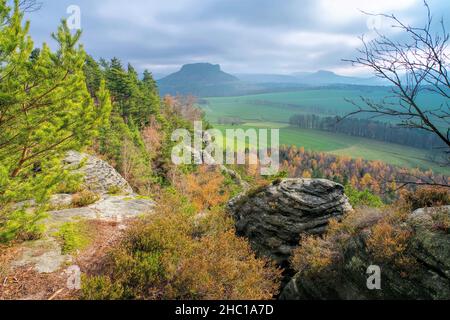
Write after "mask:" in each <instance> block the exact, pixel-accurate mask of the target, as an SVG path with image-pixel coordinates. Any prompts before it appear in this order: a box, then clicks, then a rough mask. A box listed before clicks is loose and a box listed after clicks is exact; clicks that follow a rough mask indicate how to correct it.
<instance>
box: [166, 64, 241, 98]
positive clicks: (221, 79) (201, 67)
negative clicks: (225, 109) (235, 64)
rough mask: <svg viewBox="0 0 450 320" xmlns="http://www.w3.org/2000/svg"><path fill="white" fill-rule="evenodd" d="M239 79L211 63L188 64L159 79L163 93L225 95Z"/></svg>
mask: <svg viewBox="0 0 450 320" xmlns="http://www.w3.org/2000/svg"><path fill="white" fill-rule="evenodd" d="M238 83H239V79H238V78H236V77H235V76H232V75H231V74H228V73H225V72H223V71H222V70H221V68H220V65H218V64H216V65H213V64H210V63H195V64H186V65H184V66H183V67H182V68H181V70H180V71H178V72H175V73H173V74H171V75H168V76H167V77H165V78H162V79H160V80H158V85H159V89H160V92H161V94H163V95H164V94H177V93H179V94H193V95H196V96H207V95H223V94H225V93H226V92H227V91H229V90H233V88H235V86H236V85H237V84H238Z"/></svg>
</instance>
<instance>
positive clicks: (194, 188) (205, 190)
mask: <svg viewBox="0 0 450 320" xmlns="http://www.w3.org/2000/svg"><path fill="white" fill-rule="evenodd" d="M224 180H225V178H224V176H223V175H222V174H221V172H220V171H219V170H218V168H217V167H212V166H200V167H199V168H198V171H197V172H195V173H190V174H188V175H186V177H182V178H181V179H178V182H177V187H178V188H179V189H181V190H182V192H183V193H184V194H186V195H187V196H188V197H189V198H190V199H191V201H192V203H193V205H194V206H195V208H196V209H197V210H198V211H202V210H206V209H211V208H213V207H215V206H218V205H221V204H224V203H225V201H227V200H228V198H229V193H228V191H227V190H226V189H225V188H224Z"/></svg>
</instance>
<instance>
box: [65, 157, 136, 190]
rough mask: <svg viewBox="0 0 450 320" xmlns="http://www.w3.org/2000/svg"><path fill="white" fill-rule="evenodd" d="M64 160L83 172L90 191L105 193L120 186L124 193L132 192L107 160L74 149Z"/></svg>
mask: <svg viewBox="0 0 450 320" xmlns="http://www.w3.org/2000/svg"><path fill="white" fill-rule="evenodd" d="M64 162H65V163H66V164H67V165H68V166H69V167H72V168H78V167H79V166H80V164H82V163H84V165H83V166H82V167H81V168H80V169H78V170H79V171H81V172H82V173H83V174H84V183H85V185H86V186H87V187H88V188H89V189H90V190H92V191H94V192H96V193H100V194H106V193H108V192H109V191H110V189H111V188H117V187H118V188H120V189H121V190H122V192H123V193H124V194H132V193H133V189H132V188H131V186H130V185H129V183H128V182H127V181H126V180H125V179H124V178H123V177H122V176H121V175H120V174H119V173H118V172H117V171H116V170H115V169H114V168H113V167H112V166H110V165H109V164H108V163H107V162H105V161H103V160H100V159H98V158H96V157H94V156H91V155H88V154H84V153H79V152H75V151H70V152H68V154H67V156H66V158H65V159H64Z"/></svg>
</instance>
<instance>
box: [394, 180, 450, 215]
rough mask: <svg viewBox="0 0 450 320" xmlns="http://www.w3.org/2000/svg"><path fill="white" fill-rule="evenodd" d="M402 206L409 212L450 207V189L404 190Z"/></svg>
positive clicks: (431, 187)
mask: <svg viewBox="0 0 450 320" xmlns="http://www.w3.org/2000/svg"><path fill="white" fill-rule="evenodd" d="M400 204H401V205H402V207H404V208H405V209H407V210H411V211H414V210H416V209H420V208H431V207H440V206H446V205H450V189H449V188H445V187H434V186H423V187H419V188H417V190H414V191H410V190H404V191H403V192H402V193H401V197H400Z"/></svg>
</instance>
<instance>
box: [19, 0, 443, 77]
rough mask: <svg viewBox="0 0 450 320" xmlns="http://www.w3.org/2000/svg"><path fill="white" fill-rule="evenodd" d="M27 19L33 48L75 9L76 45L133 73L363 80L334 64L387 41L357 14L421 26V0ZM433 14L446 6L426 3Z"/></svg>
mask: <svg viewBox="0 0 450 320" xmlns="http://www.w3.org/2000/svg"><path fill="white" fill-rule="evenodd" d="M40 1H42V2H43V7H42V9H41V10H40V11H38V12H35V13H31V14H29V15H28V16H27V18H29V19H30V20H31V23H32V25H31V32H32V35H33V37H34V39H35V41H36V43H37V44H39V43H42V42H44V41H45V42H50V36H49V35H50V34H51V32H53V31H54V30H55V29H56V27H57V25H58V22H59V20H60V19H61V18H68V17H69V14H68V13H67V8H68V7H69V6H71V5H77V6H79V8H80V10H81V27H82V29H83V38H82V42H83V43H84V45H85V48H86V50H87V51H88V52H89V53H90V54H92V55H93V56H94V57H95V58H99V57H104V58H111V57H113V56H117V57H119V58H121V59H122V60H123V61H124V62H131V63H132V64H133V65H135V66H136V67H137V68H138V69H139V70H143V69H145V68H147V69H149V70H150V71H152V72H154V73H170V72H172V71H175V70H177V69H178V68H179V67H180V66H181V65H183V64H185V63H193V62H211V63H218V64H221V65H222V68H223V69H224V70H225V71H227V72H232V73H285V74H289V73H292V72H299V71H316V70H332V71H335V72H337V73H340V74H346V75H353V74H363V73H364V72H365V71H364V70H359V69H355V68H353V67H351V66H349V65H348V64H347V63H344V62H342V61H341V59H343V58H352V57H354V56H355V54H356V52H355V50H356V48H358V46H359V45H360V41H359V39H358V37H359V36H361V35H363V34H364V35H366V36H367V37H369V38H370V37H371V36H372V35H373V34H374V32H373V27H374V26H376V27H377V29H379V30H382V31H383V32H384V33H387V34H390V35H392V36H393V37H398V36H401V35H398V34H396V33H397V32H396V31H395V30H392V28H390V24H389V23H387V22H386V21H383V19H375V18H370V17H368V16H366V15H364V14H362V13H361V10H364V11H368V12H373V13H379V12H383V13H395V14H396V15H398V16H399V17H401V18H402V19H403V20H404V21H406V22H409V23H411V24H418V25H422V24H423V21H424V17H425V11H424V7H423V2H422V0H377V1H373V0H165V1H161V0H128V1H123V0H95V1H93V0H79V1H76V0H40ZM429 4H430V6H431V7H432V11H433V15H434V16H435V18H436V19H437V20H439V19H440V18H441V17H442V16H443V15H445V16H446V17H445V19H446V25H447V26H448V29H449V30H450V1H449V0H429Z"/></svg>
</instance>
